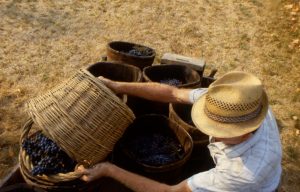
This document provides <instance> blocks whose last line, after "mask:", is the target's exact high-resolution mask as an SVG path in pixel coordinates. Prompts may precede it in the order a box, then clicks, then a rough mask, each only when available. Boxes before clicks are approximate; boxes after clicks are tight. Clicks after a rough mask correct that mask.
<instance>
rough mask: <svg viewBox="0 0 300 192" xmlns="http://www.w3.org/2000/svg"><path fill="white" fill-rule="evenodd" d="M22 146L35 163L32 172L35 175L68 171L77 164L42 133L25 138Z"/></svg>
mask: <svg viewBox="0 0 300 192" xmlns="http://www.w3.org/2000/svg"><path fill="white" fill-rule="evenodd" d="M22 147H23V148H24V150H25V151H26V153H27V154H28V155H29V157H30V159H31V162H32V164H33V165H34V168H33V169H32V172H31V173H32V174H33V175H39V174H57V173H67V172H70V171H73V170H74V167H75V165H76V164H77V163H76V162H75V161H73V160H72V159H71V158H70V157H69V156H68V155H67V154H66V153H65V152H64V151H63V150H61V148H60V147H58V146H57V145H56V143H54V142H53V141H52V140H50V139H49V138H47V137H46V136H44V135H43V134H42V133H37V134H36V135H35V136H34V137H32V138H27V139H25V140H24V141H23V143H22Z"/></svg>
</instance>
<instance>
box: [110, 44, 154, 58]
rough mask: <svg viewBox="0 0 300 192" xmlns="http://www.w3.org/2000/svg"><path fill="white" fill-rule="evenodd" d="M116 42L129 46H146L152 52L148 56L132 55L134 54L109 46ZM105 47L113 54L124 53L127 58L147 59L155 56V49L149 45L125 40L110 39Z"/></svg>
mask: <svg viewBox="0 0 300 192" xmlns="http://www.w3.org/2000/svg"><path fill="white" fill-rule="evenodd" d="M117 43H120V44H123V45H129V46H132V47H134V46H140V47H145V48H148V49H150V50H151V51H152V52H153V53H152V55H149V56H134V55H131V54H128V53H125V52H122V51H119V50H116V49H113V48H112V47H111V45H112V44H117ZM106 47H107V49H108V50H109V51H111V52H113V53H115V54H120V55H126V56H127V57H129V58H140V59H148V58H153V57H155V56H156V51H155V49H153V48H151V47H148V46H145V45H141V44H137V43H132V42H127V41H111V42H109V43H108V44H107V46H106Z"/></svg>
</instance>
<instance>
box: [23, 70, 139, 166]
mask: <svg viewBox="0 0 300 192" xmlns="http://www.w3.org/2000/svg"><path fill="white" fill-rule="evenodd" d="M28 112H29V115H30V116H31V118H32V119H33V121H34V122H35V123H36V124H37V125H38V126H39V127H40V128H41V129H42V130H43V132H44V134H45V135H46V136H48V137H49V138H50V139H52V140H53V141H54V142H55V143H56V144H57V145H58V146H60V147H61V148H62V149H63V150H64V151H65V152H66V153H67V154H68V155H69V156H70V157H71V158H72V159H74V160H76V161H77V162H79V163H85V164H86V163H88V164H89V165H93V164H95V163H97V162H99V161H102V160H104V159H105V158H106V156H107V155H108V154H109V153H110V152H111V151H112V149H113V147H114V145H115V143H116V142H117V141H118V140H119V138H120V137H121V136H122V135H123V133H124V131H125V129H126V128H127V127H128V126H129V125H130V124H131V122H132V121H133V120H134V118H135V117H134V114H133V112H132V111H131V110H130V109H129V108H128V107H127V106H126V104H124V103H123V102H122V101H121V100H120V99H119V98H118V97H117V96H116V95H115V94H114V93H113V92H112V91H111V90H110V89H108V88H107V87H106V86H105V85H104V84H103V83H102V82H101V81H100V80H98V79H97V78H96V77H94V76H93V75H92V74H91V73H90V72H88V71H87V70H85V69H80V70H78V72H77V73H76V74H75V75H73V76H72V77H71V78H70V79H69V80H67V81H66V82H64V83H62V84H60V85H59V86H57V87H55V88H54V89H52V90H50V91H49V92H48V93H46V94H44V95H41V96H39V97H36V98H34V99H32V100H30V101H29V102H28Z"/></svg>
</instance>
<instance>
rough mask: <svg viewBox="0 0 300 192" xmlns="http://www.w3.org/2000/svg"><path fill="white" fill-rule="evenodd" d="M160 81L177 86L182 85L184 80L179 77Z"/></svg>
mask: <svg viewBox="0 0 300 192" xmlns="http://www.w3.org/2000/svg"><path fill="white" fill-rule="evenodd" d="M160 83H163V84H168V85H171V86H176V87H177V86H179V85H182V81H180V80H178V79H163V80H161V81H160Z"/></svg>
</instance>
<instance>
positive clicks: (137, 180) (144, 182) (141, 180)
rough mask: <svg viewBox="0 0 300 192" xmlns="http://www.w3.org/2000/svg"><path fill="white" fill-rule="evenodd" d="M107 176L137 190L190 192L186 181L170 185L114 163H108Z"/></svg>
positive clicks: (138, 191)
mask: <svg viewBox="0 0 300 192" xmlns="http://www.w3.org/2000/svg"><path fill="white" fill-rule="evenodd" d="M106 176H107V177H111V178H113V179H115V180H117V181H119V182H121V183H122V184H123V185H125V186H126V187H128V188H130V189H132V190H133V191H136V192H168V191H170V192H190V190H189V188H188V186H187V182H186V181H184V182H182V183H180V184H178V185H175V186H169V185H166V184H163V183H159V182H157V181H154V180H151V179H148V178H146V177H143V176H140V175H137V174H134V173H131V172H129V171H126V170H124V169H122V168H119V167H117V166H115V165H113V164H109V165H108V167H107V172H106Z"/></svg>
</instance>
